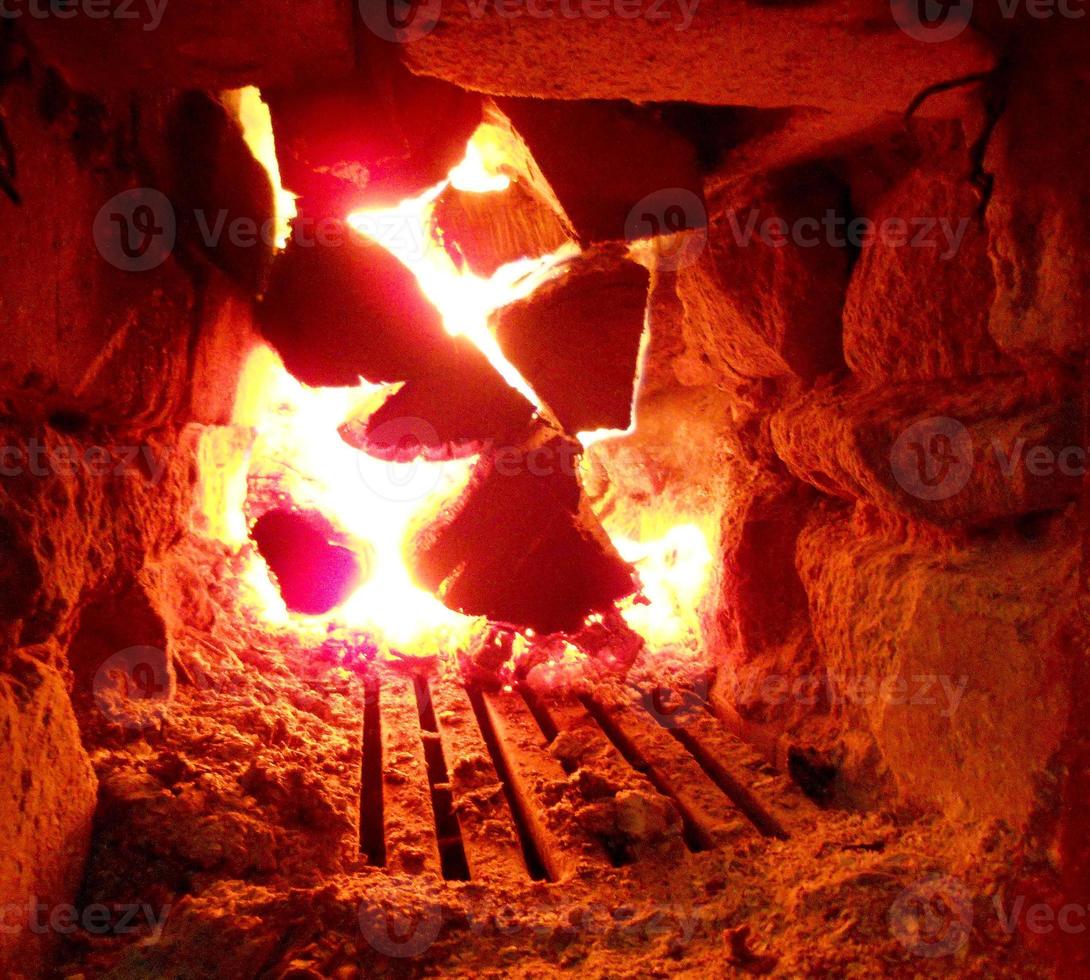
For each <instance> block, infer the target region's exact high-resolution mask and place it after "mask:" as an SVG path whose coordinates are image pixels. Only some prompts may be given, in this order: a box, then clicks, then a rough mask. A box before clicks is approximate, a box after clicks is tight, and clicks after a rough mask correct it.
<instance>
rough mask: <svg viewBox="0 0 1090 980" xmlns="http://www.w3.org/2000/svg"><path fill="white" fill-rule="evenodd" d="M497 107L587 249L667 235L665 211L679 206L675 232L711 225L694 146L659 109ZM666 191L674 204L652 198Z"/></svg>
mask: <svg viewBox="0 0 1090 980" xmlns="http://www.w3.org/2000/svg"><path fill="white" fill-rule="evenodd" d="M497 105H498V106H499V109H500V111H501V112H502V113H503V115H504V116H506V117H507V119H508V120H510V123H511V125H512V127H513V128H514V130H515V132H516V133H517V134H518V136H519V137H520V138H521V140H522V141H523V142H524V144H525V146H526V148H527V149H528V150H529V153H530V156H531V157H532V159H533V164H534V167H535V170H536V173H538V174H540V176H541V178H542V179H543V180H544V182H545V185H546V186H547V192H546V193H547V194H548V196H549V198H550V199H551V200H554V201H555V202H556V203H557V204H558V205H559V209H560V211H561V213H562V214H563V215H564V217H565V218H566V220H567V223H568V225H569V226H570V228H571V229H572V231H573V233H574V235H575V237H576V238H577V239H578V240H579V241H580V242H582V243H583V244H590V243H594V242H616V241H633V240H636V239H641V238H647V237H649V236H652V235H657V234H661V233H662V229H663V227H664V226H665V227H671V225H670V224H669V223H667V222H666V221H665V220H664V219H665V215H664V214H663V213H662V212H664V211H665V210H666V208H667V207H668V206H669V205H676V204H677V202H678V201H681V202H682V204H683V206H682V207H681V208H680V210H678V211H676V212H675V213H676V214H677V215H678V219H679V224H678V227H677V228H674V229H673V230H682V229H694V228H702V227H703V226H704V225H705V223H706V221H707V215H706V213H705V210H704V200H703V199H704V186H703V181H702V180H701V175H700V171H699V167H698V164H697V155H696V148H695V147H694V146H693V145H692V144H691V143H690V142H689V141H688V140H686V139H685V138H683V137H682V136H680V135H678V133H677V132H676V131H675V130H673V129H671V128H670V127H669V126H667V125H665V124H664V123H663V122H662V121H661V119H660V118H659V117H658V116H657V115H656V114H655V113H654V112H653V111H651V110H648V109H645V108H642V107H639V106H635V105H632V104H631V103H626V102H596V101H589V100H581V101H578V102H573V103H565V102H560V101H549V100H544V99H497ZM662 193H665V194H666V195H668V204H663V203H658V199H657V198H656V197H653V195H657V194H662ZM656 204H657V206H656ZM648 215H650V217H648Z"/></svg>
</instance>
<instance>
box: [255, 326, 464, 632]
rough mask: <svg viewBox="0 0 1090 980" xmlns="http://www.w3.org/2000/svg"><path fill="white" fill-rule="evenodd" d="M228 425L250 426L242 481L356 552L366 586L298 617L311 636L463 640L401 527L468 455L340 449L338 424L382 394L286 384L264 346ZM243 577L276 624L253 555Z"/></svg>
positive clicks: (454, 476) (445, 486)
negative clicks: (414, 563) (335, 529)
mask: <svg viewBox="0 0 1090 980" xmlns="http://www.w3.org/2000/svg"><path fill="white" fill-rule="evenodd" d="M245 373H246V378H245V381H244V385H243V388H244V390H245V391H246V395H245V396H244V397H243V398H240V407H239V409H238V420H239V421H240V422H246V423H248V424H252V425H253V426H254V427H255V429H256V439H255V442H254V447H253V451H252V453H251V457H250V474H251V480H258V481H259V480H260V479H261V478H262V477H263V476H266V477H268V478H270V479H271V480H274V481H275V484H276V486H277V489H278V490H279V491H281V492H283V493H284V494H285V495H286V496H287V497H288V499H290V500H292V501H293V502H294V503H295V504H296V505H298V506H300V507H303V508H313V509H315V510H317V511H320V512H321V513H322V514H324V515H326V516H327V517H329V518H331V519H332V520H333V521H334V522H335V523H336V524H338V525H339V526H340V528H341V529H342V530H343V531H344V532H346V533H347V534H348V535H349V538H350V540H351V541H352V543H353V544H355V546H356V547H355V550H356V551H357V553H358V554H360V555H361V556H362V560H363V563H364V565H365V566H366V568H365V575H366V580H365V581H364V582H363V584H362V585H361V586H360V587H359V588H358V589H357V590H356V591H355V592H354V593H353V594H352V595H351V597H350V598H349V599H348V600H347V601H346V602H345V603H344V604H343V605H342V606H340V607H339V608H338V609H336V610H334V611H333V612H332V613H331V614H329V615H328V616H324V617H309V618H307V617H300V618H299V621H300V623H301V624H306V623H308V622H309V625H310V626H312V627H313V628H314V629H315V630H316V631H319V630H324V629H325V628H326V626H327V625H329V624H334V625H344V626H350V627H358V628H366V629H367V630H368V632H369V633H371V634H372V636H373V637H374V638H375V639H376V640H380V641H382V640H384V641H386V642H387V643H388V644H390V645H391V646H395V647H397V648H398V649H399V650H411V652H413V653H422V652H425V650H426V649H427V648H430V647H433V646H434V645H435V644H437V643H440V642H444V641H446V642H455V643H456V642H459V641H462V640H464V639H465V638H466V637H467V636H468V635H469V633H470V632H471V631H472V629H473V628H474V624H475V621H474V619H473V618H472V617H468V616H463V615H461V614H459V613H456V612H452V611H451V610H449V609H447V608H446V607H445V606H444V605H443V604H442V603H441V602H440V601H439V600H438V599H436V598H435V596H433V595H432V594H431V593H430V592H428V591H426V590H425V589H422V588H420V587H419V586H417V585H416V584H415V583H413V581H412V578H411V577H410V575H409V569H408V566H407V564H406V562H405V560H404V547H405V544H406V540H407V538H408V536H409V529H410V526H411V525H412V524H413V522H414V521H416V520H417V519H418V518H420V517H421V516H423V517H425V518H426V517H428V516H430V515H431V514H432V513H433V512H434V509H435V508H436V506H437V505H438V504H439V503H440V502H441V501H443V500H446V499H447V498H448V497H449V496H451V495H454V494H457V493H458V492H460V490H461V489H462V488H463V487H464V486H465V484H466V481H467V480H468V478H469V472H470V470H471V468H472V466H473V464H474V463H475V462H476V460H475V458H468V459H462V460H456V461H453V462H447V463H427V462H413V463H387V462H384V461H383V460H379V459H375V458H373V457H371V456H368V455H367V454H366V453H363V452H360V451H359V450H357V449H354V448H353V447H351V446H349V445H348V444H347V443H346V442H345V441H344V440H343V439H342V438H341V437H340V435H339V434H338V431H337V429H338V427H339V426H340V425H341V424H342V423H343V422H344V421H345V420H346V419H348V418H350V417H353V416H355V415H356V414H357V413H359V412H364V411H366V410H367V409H368V408H371V409H373V408H375V407H377V406H378V405H380V404H381V403H382V401H383V399H384V397H385V396H386V395H387V394H388V393H389V389H388V388H383V387H380V386H375V385H368V384H361V385H360V387H359V388H349V389H345V388H308V387H307V386H305V385H302V384H300V383H299V382H298V381H296V380H295V379H294V378H293V377H292V376H291V375H290V374H289V373H288V372H287V371H286V370H285V368H284V366H283V364H282V363H281V361H280V359H279V358H278V357H277V356H276V354H275V353H274V352H273V351H271V350H270V349H269V348H268V347H261V348H259V349H258V350H256V351H255V352H254V353H253V354H252V355H251V356H250V359H249V362H248V364H247V367H246V372H245ZM255 562H256V567H255V568H252V569H250V570H249V572H248V574H247V581H248V582H249V584H250V585H251V586H252V587H254V588H255V589H256V590H257V593H258V595H259V597H260V599H261V601H262V604H263V605H264V607H265V609H266V611H267V612H268V613H269V614H270V616H271V618H273V619H274V620H279V621H281V622H283V621H284V620H285V619H286V618H287V611H286V609H285V608H284V605H283V601H282V600H281V599H280V597H279V595H278V594H277V592H276V589H275V588H273V587H272V585H271V583H270V582H269V578H268V570H267V568H266V567H265V564H264V562H262V561H260V560H257V559H255Z"/></svg>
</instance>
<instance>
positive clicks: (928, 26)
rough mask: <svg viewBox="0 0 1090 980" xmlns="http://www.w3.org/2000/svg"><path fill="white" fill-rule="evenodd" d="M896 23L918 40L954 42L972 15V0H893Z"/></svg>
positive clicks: (891, 5)
mask: <svg viewBox="0 0 1090 980" xmlns="http://www.w3.org/2000/svg"><path fill="white" fill-rule="evenodd" d="M890 9H891V10H892V11H893V19H894V21H896V23H897V26H898V27H899V28H900V29H901V30H902V31H904V32H905V33H906V34H907V35H908V36H909V37H911V38H914V39H915V40H917V41H926V42H928V43H935V42H938V41H951V40H953V39H954V38H955V37H957V36H958V35H959V34H960V33H961V32H962V31H964V30H965V28H966V27H968V26H969V21H970V19H971V18H972V16H973V0H890Z"/></svg>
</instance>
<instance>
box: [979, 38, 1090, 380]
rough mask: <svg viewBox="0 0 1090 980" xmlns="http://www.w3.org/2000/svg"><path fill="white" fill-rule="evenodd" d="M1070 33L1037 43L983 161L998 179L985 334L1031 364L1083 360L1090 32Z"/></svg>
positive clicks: (1087, 310) (1088, 305) (1089, 227)
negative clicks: (991, 295)
mask: <svg viewBox="0 0 1090 980" xmlns="http://www.w3.org/2000/svg"><path fill="white" fill-rule="evenodd" d="M1055 26H1056V27H1057V28H1059V27H1060V25H1055ZM1065 27H1066V29H1063V30H1052V31H1051V32H1050V33H1049V34H1048V35H1047V36H1046V37H1044V38H1040V39H1039V41H1040V43H1039V44H1038V45H1037V46H1036V47H1032V48H1030V50H1029V52H1028V53H1027V55H1026V56H1024V58H1023V59H1021V60H1020V62H1019V63H1018V66H1017V67H1016V68H1015V69H1014V72H1013V76H1012V78H1011V79H1010V91H1009V95H1008V96H1007V102H1006V106H1005V109H1004V111H1003V114H1002V116H1001V117H1000V118H999V121H998V123H997V125H996V129H995V134H994V137H993V139H992V140H991V142H990V143H989V145H988V154H987V159H986V161H985V166H986V167H987V169H988V171H989V172H990V173H992V174H994V190H993V193H992V197H991V201H990V203H989V205H988V226H989V228H990V230H991V241H990V250H989V251H990V256H991V260H992V265H993V267H994V271H995V280H996V285H997V289H996V294H995V299H994V302H993V304H992V307H991V317H990V320H989V330H990V331H991V334H992V336H993V337H994V338H995V342H996V344H997V345H998V346H999V347H1000V348H1001V349H1002V350H1004V351H1007V352H1009V353H1011V354H1012V355H1015V356H1017V357H1019V358H1020V359H1022V360H1024V361H1028V362H1030V363H1033V362H1035V361H1041V360H1042V359H1047V358H1049V357H1055V358H1060V359H1071V358H1073V357H1077V356H1078V352H1079V351H1081V350H1082V348H1083V344H1084V339H1083V333H1082V330H1081V327H1080V326H1079V325H1080V324H1082V323H1084V322H1085V321H1086V318H1087V316H1088V315H1090V292H1088V290H1087V281H1088V279H1090V272H1088V269H1087V261H1088V260H1087V251H1088V250H1087V243H1088V242H1090V223H1088V218H1087V215H1088V214H1090V178H1088V177H1087V174H1086V168H1085V167H1080V166H1079V165H1078V163H1077V160H1078V158H1079V151H1078V150H1077V149H1076V143H1077V142H1078V134H1080V133H1082V132H1084V131H1085V129H1086V126H1087V125H1088V124H1090V69H1088V68H1087V66H1086V64H1085V62H1084V59H1085V52H1086V45H1087V41H1088V37H1090V35H1088V34H1087V32H1086V30H1085V29H1076V28H1074V27H1071V26H1070V25H1065ZM1042 106H1047V107H1048V111H1042Z"/></svg>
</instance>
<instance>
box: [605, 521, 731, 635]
mask: <svg viewBox="0 0 1090 980" xmlns="http://www.w3.org/2000/svg"><path fill="white" fill-rule="evenodd" d="M611 537H612V541H613V544H614V547H616V549H617V551H618V552H619V553H620V555H621V557H622V558H624V560H625V561H627V562H631V563H632V564H633V565H635V566H636V570H637V571H638V572H639V575H640V581H641V582H642V584H643V594H644V597H645V598H646V599H647V604H642V603H636V602H632V601H628V602H626V603H624V605H623V606H622V608H621V615H622V616H623V617H624V620H625V622H626V623H628V625H629V626H630V627H631V628H632V629H633V630H635V631H636V632H637V633H639V634H640V635H641V636H642V637H643V638H644V639H645V640H646V641H647V643H648V645H649V646H650V647H651V648H652V649H655V648H658V649H662V648H664V647H667V646H673V645H676V644H693V643H696V642H698V641H699V638H700V635H701V623H700V615H699V609H698V607H699V604H700V600H701V599H702V598H703V597H704V595H705V593H706V592H707V588H708V582H709V579H710V574H711V567H712V554H711V549H710V548H709V547H708V539H707V538H706V537H705V535H704V532H703V531H701V529H700V528H699V527H697V525H696V524H675V525H674V526H673V527H671V528H670V529H669V530H668V531H666V532H665V533H664V534H662V535H661V536H660V537H654V538H648V539H646V540H642V541H640V540H636V539H634V538H625V537H621V536H620V535H612V536H611Z"/></svg>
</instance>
